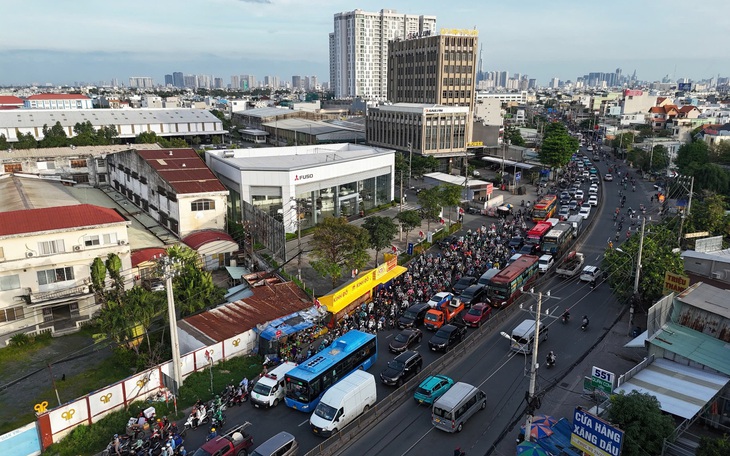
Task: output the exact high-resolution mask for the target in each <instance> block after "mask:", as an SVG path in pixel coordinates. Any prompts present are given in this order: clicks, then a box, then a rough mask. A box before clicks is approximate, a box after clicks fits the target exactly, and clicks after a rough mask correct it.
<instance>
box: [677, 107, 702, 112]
mask: <svg viewBox="0 0 730 456" xmlns="http://www.w3.org/2000/svg"><path fill="white" fill-rule="evenodd" d="M695 109H697V106H694V105H685V106H682V107H681V108H679V112H683V113H688V112H691V111H694V110H695ZM697 110H698V111H699V109H697Z"/></svg>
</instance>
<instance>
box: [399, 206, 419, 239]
mask: <svg viewBox="0 0 730 456" xmlns="http://www.w3.org/2000/svg"><path fill="white" fill-rule="evenodd" d="M395 218H396V220H398V223H400V226H401V228H402V229H403V231H404V232H405V233H406V245H408V235H409V234H410V232H411V231H412V230H413V229H414V228H415V227H417V226H420V225H421V215H420V214H419V213H418V211H416V210H408V211H403V212H399V213H398V215H396V216H395Z"/></svg>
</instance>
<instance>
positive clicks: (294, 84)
mask: <svg viewBox="0 0 730 456" xmlns="http://www.w3.org/2000/svg"><path fill="white" fill-rule="evenodd" d="M291 88H292V90H301V89H303V88H304V83H303V82H302V77H301V76H292V77H291Z"/></svg>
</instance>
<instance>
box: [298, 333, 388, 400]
mask: <svg viewBox="0 0 730 456" xmlns="http://www.w3.org/2000/svg"><path fill="white" fill-rule="evenodd" d="M377 359H378V346H377V338H376V336H375V335H374V334H369V333H366V332H362V331H357V330H355V329H353V330H350V331H348V332H346V333H345V334H343V335H342V336H341V337H339V338H337V339H335V340H334V342H332V344H330V345H329V346H328V347H327V348H325V349H324V350H322V351H321V352H319V353H317V354H316V355H314V356H312V357H311V358H309V359H308V360H306V361H304V362H303V363H301V364H300V365H298V366H297V367H295V368H294V369H292V370H290V371H289V372H287V373H286V397H285V398H284V401H285V402H286V405H287V406H288V407H291V408H293V409H295V410H300V411H302V412H312V411H314V409H315V408H316V407H317V404H319V400H320V399H321V398H322V395H323V394H324V392H325V391H327V389H328V388H329V387H330V386H332V385H334V384H335V383H337V382H338V381H339V380H340V379H341V378H344V377H345V376H346V375H347V374H349V373H350V372H352V371H354V370H355V369H360V368H362V369H365V370H367V369H368V368H370V366H372V365H373V364H375V361H376V360H377Z"/></svg>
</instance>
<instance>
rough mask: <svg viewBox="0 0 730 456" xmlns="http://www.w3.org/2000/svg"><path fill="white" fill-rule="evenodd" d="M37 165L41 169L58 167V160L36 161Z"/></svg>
mask: <svg viewBox="0 0 730 456" xmlns="http://www.w3.org/2000/svg"><path fill="white" fill-rule="evenodd" d="M36 166H38V169H39V170H43V169H56V162H52V161H39V162H36Z"/></svg>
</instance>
